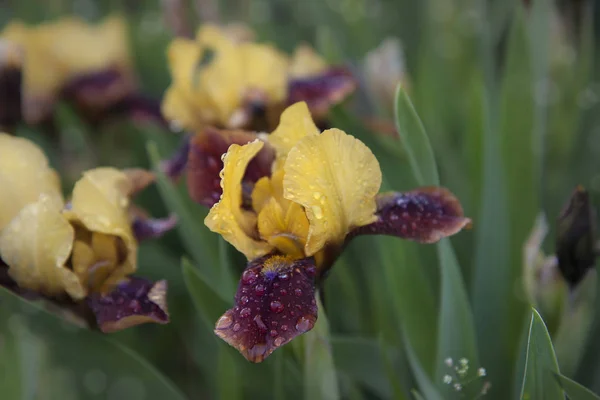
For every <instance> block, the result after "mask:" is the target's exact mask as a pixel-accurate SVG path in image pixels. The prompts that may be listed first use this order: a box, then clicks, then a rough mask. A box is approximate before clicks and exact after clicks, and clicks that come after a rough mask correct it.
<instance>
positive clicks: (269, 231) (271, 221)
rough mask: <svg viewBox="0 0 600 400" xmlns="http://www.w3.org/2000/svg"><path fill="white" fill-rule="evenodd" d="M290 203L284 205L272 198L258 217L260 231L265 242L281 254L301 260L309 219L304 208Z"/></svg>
mask: <svg viewBox="0 0 600 400" xmlns="http://www.w3.org/2000/svg"><path fill="white" fill-rule="evenodd" d="M286 203H289V206H288V207H285V206H284V207H282V205H281V204H280V203H279V202H277V200H275V198H273V197H271V199H270V200H269V201H268V202H267V204H266V205H265V206H264V208H263V209H262V211H261V212H260V214H259V215H258V231H259V233H260V236H261V238H262V239H263V240H265V241H267V242H268V243H269V244H270V245H272V246H273V247H275V248H276V249H277V250H279V251H280V252H281V253H283V254H285V255H288V256H290V257H293V258H296V259H300V258H303V257H304V246H305V244H306V236H307V235H308V229H309V224H308V219H307V218H306V213H305V212H304V209H303V208H302V206H300V205H299V204H297V203H292V202H289V201H287V200H286Z"/></svg>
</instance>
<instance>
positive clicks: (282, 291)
mask: <svg viewBox="0 0 600 400" xmlns="http://www.w3.org/2000/svg"><path fill="white" fill-rule="evenodd" d="M279 293H280V294H281V295H282V296H286V295H287V290H285V289H281V290H280V291H279Z"/></svg>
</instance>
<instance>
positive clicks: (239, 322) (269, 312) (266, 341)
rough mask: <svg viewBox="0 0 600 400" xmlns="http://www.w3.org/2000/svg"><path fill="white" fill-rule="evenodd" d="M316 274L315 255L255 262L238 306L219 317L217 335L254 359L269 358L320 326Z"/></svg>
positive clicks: (243, 283) (242, 286)
mask: <svg viewBox="0 0 600 400" xmlns="http://www.w3.org/2000/svg"><path fill="white" fill-rule="evenodd" d="M315 274H316V267H315V264H314V260H313V259H312V258H305V259H302V260H296V261H293V260H291V259H289V258H286V257H283V256H276V255H268V256H265V257H262V258H259V259H257V260H254V261H252V262H251V263H250V264H249V265H248V267H247V268H246V270H245V271H244V273H243V274H242V278H241V279H240V283H239V286H238V291H237V293H236V295H235V306H234V307H233V308H231V309H229V310H228V311H227V312H226V313H225V314H223V316H221V318H219V320H218V321H217V324H216V326H215V333H216V335H217V336H219V337H220V338H221V339H223V340H225V341H226V342H227V343H229V344H230V345H231V346H233V347H235V348H236V349H237V350H238V351H239V352H240V353H241V354H242V355H243V356H244V357H246V359H248V361H251V362H255V363H258V362H261V361H263V360H264V359H265V358H267V357H268V356H269V355H270V354H271V353H272V352H273V351H275V350H276V349H277V348H278V347H281V346H283V345H284V344H286V343H288V342H289V341H290V340H292V339H293V338H295V337H296V336H298V335H300V334H302V333H305V332H307V331H309V330H311V329H312V328H313V326H314V325H315V322H316V320H317V305H316V300H315Z"/></svg>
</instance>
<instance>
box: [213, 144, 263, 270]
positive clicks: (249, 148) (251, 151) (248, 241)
mask: <svg viewBox="0 0 600 400" xmlns="http://www.w3.org/2000/svg"><path fill="white" fill-rule="evenodd" d="M263 145H264V143H263V142H261V141H260V140H258V139H257V140H255V141H253V142H251V143H248V144H245V145H243V146H239V145H237V144H232V145H231V146H230V147H229V150H228V151H227V153H226V154H225V155H224V156H223V164H224V165H223V170H222V171H221V187H222V188H223V195H222V196H221V200H220V201H219V202H218V203H217V204H215V205H214V206H213V207H212V208H211V209H210V212H209V213H208V215H207V216H206V219H205V220H204V223H205V224H206V226H207V227H208V228H209V229H210V230H211V231H213V232H216V233H218V234H220V235H222V236H223V238H224V239H225V240H227V241H228V242H229V243H231V244H232V245H233V246H234V247H235V248H236V249H238V251H240V252H241V253H244V255H245V256H246V257H247V258H248V259H249V260H253V259H255V258H257V257H260V256H263V255H265V254H268V253H269V252H270V251H271V250H272V247H271V246H270V245H268V244H267V243H265V242H261V241H259V240H257V239H258V232H257V229H256V215H255V214H254V213H253V212H250V211H246V210H244V209H242V185H241V182H242V178H243V177H244V173H245V172H246V167H247V166H248V163H249V162H250V161H251V160H252V159H253V158H254V156H256V154H258V152H259V151H260V149H262V147H263Z"/></svg>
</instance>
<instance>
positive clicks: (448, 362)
mask: <svg viewBox="0 0 600 400" xmlns="http://www.w3.org/2000/svg"><path fill="white" fill-rule="evenodd" d="M444 362H445V363H446V365H447V366H449V367H452V366H453V365H454V362H453V361H452V359H451V358H450V357H448V358H446V360H444Z"/></svg>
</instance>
